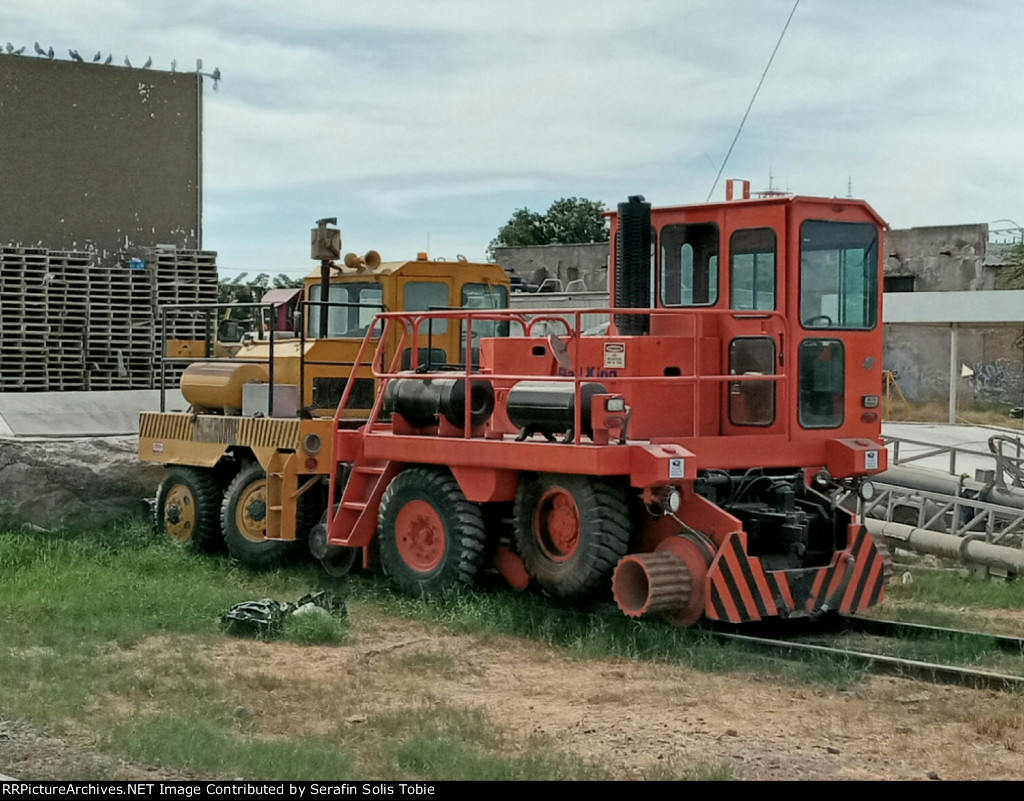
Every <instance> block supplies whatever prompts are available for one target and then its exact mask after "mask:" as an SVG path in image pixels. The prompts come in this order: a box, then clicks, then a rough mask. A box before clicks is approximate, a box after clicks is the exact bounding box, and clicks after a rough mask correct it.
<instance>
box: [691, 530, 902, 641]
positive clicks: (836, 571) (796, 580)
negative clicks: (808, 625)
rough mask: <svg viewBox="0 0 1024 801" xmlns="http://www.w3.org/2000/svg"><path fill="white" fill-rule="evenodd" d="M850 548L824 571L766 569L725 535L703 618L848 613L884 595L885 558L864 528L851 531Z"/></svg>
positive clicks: (735, 619)
mask: <svg viewBox="0 0 1024 801" xmlns="http://www.w3.org/2000/svg"><path fill="white" fill-rule="evenodd" d="M851 535H852V536H851V545H850V547H849V548H847V549H845V550H842V551H837V552H836V553H835V555H834V556H833V558H832V562H831V564H829V565H828V566H827V567H812V568H802V569H797V570H765V569H764V568H763V567H762V566H761V560H760V559H758V558H757V557H753V556H749V555H747V553H746V551H745V549H744V547H743V538H742V535H740V534H739V533H733V534H730V535H729V538H728V539H727V540H726V542H725V544H724V545H723V546H722V547H721V548H720V549H719V551H718V554H717V555H716V556H715V559H714V561H713V562H712V563H711V567H710V568H709V569H708V577H707V584H706V589H707V605H706V607H705V614H706V615H707V617H709V618H710V619H712V620H721V621H726V622H729V623H745V622H751V621H755V620H761V619H762V618H770V617H803V616H807V615H816V614H821V613H823V612H829V611H834V612H841V613H843V614H851V613H853V612H858V611H861V610H863V609H867V608H868V607H871V606H874V605H875V604H878V603H880V602H881V601H882V599H883V598H884V597H885V582H886V578H887V577H886V570H885V559H884V557H883V556H882V554H881V553H880V552H879V550H878V548H877V547H876V546H875V541H874V538H873V537H872V536H871V535H870V534H869V533H868V531H867V529H866V528H864V526H852V527H851Z"/></svg>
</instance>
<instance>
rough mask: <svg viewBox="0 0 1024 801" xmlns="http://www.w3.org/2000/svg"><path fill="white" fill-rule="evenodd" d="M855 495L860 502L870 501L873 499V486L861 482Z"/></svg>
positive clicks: (867, 482)
mask: <svg viewBox="0 0 1024 801" xmlns="http://www.w3.org/2000/svg"><path fill="white" fill-rule="evenodd" d="M857 494H858V495H859V496H860V499H861V500H862V501H870V500H871V499H872V498H874V497H875V485H874V484H872V483H871V482H870V481H862V482H860V486H859V487H857Z"/></svg>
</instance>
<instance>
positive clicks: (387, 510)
mask: <svg viewBox="0 0 1024 801" xmlns="http://www.w3.org/2000/svg"><path fill="white" fill-rule="evenodd" d="M413 502H421V503H426V504H429V506H431V507H433V510H434V512H435V513H436V516H437V518H438V519H439V520H440V523H441V525H442V527H443V533H444V543H443V551H442V550H441V549H440V548H439V549H437V551H438V555H439V556H440V561H439V562H438V563H437V564H436V565H434V566H431V567H429V568H426V569H424V568H421V567H419V566H417V565H415V564H411V563H410V562H409V561H408V560H407V559H406V557H405V556H403V554H402V551H401V549H400V544H399V536H400V535H399V532H398V530H397V528H398V526H397V524H398V519H399V515H400V514H401V512H402V510H403V509H404V508H405V507H406V506H408V505H409V504H410V503H413ZM421 508H423V507H421ZM377 525H378V529H377V530H378V532H379V541H380V560H381V566H382V567H383V568H384V573H385V575H387V576H388V578H389V579H391V582H392V583H393V584H394V585H395V586H396V587H398V589H400V590H402V592H405V593H408V594H409V595H415V596H424V595H436V594H439V593H443V592H447V591H451V590H458V589H462V588H464V587H469V586H471V585H472V584H473V583H474V582H475V581H476V580H477V577H478V576H479V574H480V569H481V567H482V565H483V557H484V550H485V547H486V541H487V532H486V530H485V528H484V518H483V512H482V511H481V509H480V506H479V504H475V503H471V502H470V501H467V500H466V496H465V495H464V494H463V492H462V489H461V488H460V487H459V482H458V481H456V480H455V477H454V476H453V475H452V474H451V472H450V471H449V470H447V469H444V468H433V467H410V468H408V469H406V470H403V471H402V472H401V473H399V474H398V475H397V476H395V478H394V479H393V480H392V482H391V483H390V484H389V485H388V488H387V489H386V490H385V491H384V497H383V498H381V502H380V513H379V516H378V519H377Z"/></svg>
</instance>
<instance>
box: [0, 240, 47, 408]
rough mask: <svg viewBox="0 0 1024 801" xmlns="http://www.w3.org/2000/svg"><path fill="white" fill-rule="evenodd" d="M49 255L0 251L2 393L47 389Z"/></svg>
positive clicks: (28, 250) (27, 250)
mask: <svg viewBox="0 0 1024 801" xmlns="http://www.w3.org/2000/svg"><path fill="white" fill-rule="evenodd" d="M46 263H47V252H46V251H45V250H42V249H40V248H17V247H4V248H0V391H11V390H14V391H42V390H46V389H47V388H48V383H47V375H46V363H47V356H46V339H47V334H48V333H49V324H48V321H47V313H46V311H47V304H46Z"/></svg>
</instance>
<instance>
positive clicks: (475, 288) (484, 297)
mask: <svg viewBox="0 0 1024 801" xmlns="http://www.w3.org/2000/svg"><path fill="white" fill-rule="evenodd" d="M462 308H464V309H478V310H487V309H507V308H508V290H507V289H506V288H505V287H503V286H491V285H490V284H464V285H463V287H462ZM508 331H509V321H508V320H507V319H506V320H473V344H472V356H473V364H474V365H476V364H479V362H480V340H481V339H482V338H484V337H507V336H508ZM468 333H469V332H468V330H466V331H463V332H462V361H463V362H465V361H466V336H467V335H468Z"/></svg>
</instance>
